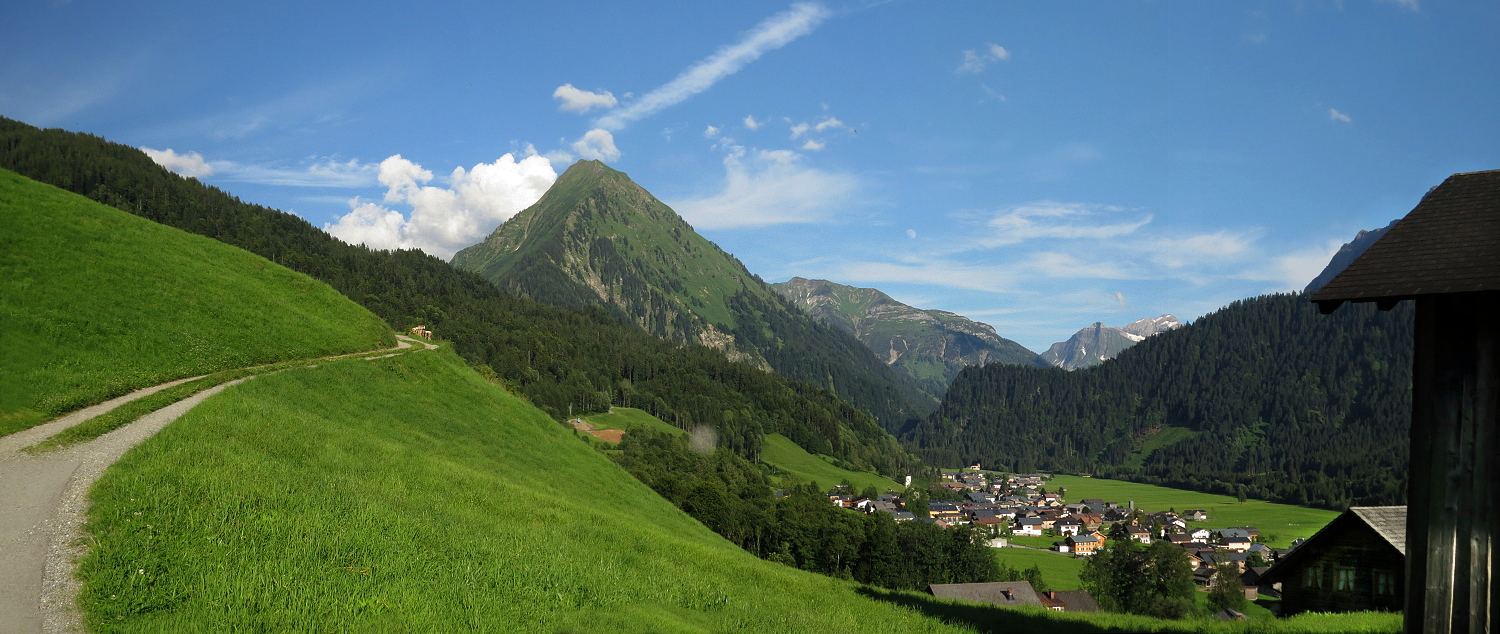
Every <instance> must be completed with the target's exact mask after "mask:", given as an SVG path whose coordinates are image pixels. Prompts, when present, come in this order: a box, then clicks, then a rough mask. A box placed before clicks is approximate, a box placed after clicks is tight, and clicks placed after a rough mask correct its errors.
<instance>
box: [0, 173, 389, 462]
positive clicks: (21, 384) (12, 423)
mask: <svg viewBox="0 0 1500 634" xmlns="http://www.w3.org/2000/svg"><path fill="white" fill-rule="evenodd" d="M0 332H4V333H5V345H4V346H0V435H4V434H9V433H12V432H16V431H19V430H22V429H26V428H29V427H32V426H34V425H36V424H38V423H42V422H44V421H46V420H48V419H51V418H53V417H56V416H58V415H60V414H63V413H66V412H70V411H73V410H76V409H78V408H81V407H84V406H87V405H92V404H94V403H98V402H101V401H105V400H108V399H110V398H113V397H115V396H120V395H122V394H126V393H129V392H131V391H134V390H137V389H140V388H143V387H149V386H152V385H157V384H160V383H165V382H167V381H171V380H173V379H180V378H183V377H189V376H198V375H203V374H211V373H213V372H217V371H220V370H225V369H231V368H241V367H246V366H251V365H259V364H264V363H271V362H276V361H283V360H288V359H299V358H307V357H317V356H324V355H329V354H337V353H341V352H352V351H356V350H368V349H372V348H379V347H387V346H391V345H393V344H394V342H395V340H394V339H393V338H392V336H391V333H390V329H389V327H388V326H387V325H386V324H385V323H383V322H382V321H381V320H380V318H378V317H376V316H375V315H374V314H372V313H371V312H369V311H368V310H365V309H364V308H362V307H360V306H359V305H357V304H355V303H354V302H351V301H349V300H348V299H347V298H345V297H344V296H343V295H340V294H339V293H338V292H336V291H334V290H333V289H332V288H330V287H329V286H328V285H326V284H324V283H322V282H319V281H317V280H314V279H312V278H310V277H307V276H306V275H302V274H300V273H296V272H293V271H291V270H289V269H286V268H283V267H281V266H278V265H276V264H273V263H271V262H270V261H268V260H266V259H265V258H262V257H260V256H257V255H254V254H251V253H249V252H246V251H242V250H240V249H237V248H234V247H231V246H229V245H226V244H223V243H221V242H217V241H215V240H211V239H209V238H205V237H202V236H197V235H192V234H189V233H186V232H183V231H179V230H177V229H173V228H170V227H167V226H164V225H159V224H156V223H154V222H151V221H149V220H145V219H143V218H139V217H136V216H133V215H130V214H128V213H125V212H123V211H120V210H118V209H115V208H113V207H108V206H105V205H101V204H99V203H95V202H93V201H91V200H89V199H87V198H84V197H82V196H78V195H75V194H71V193H68V192H65V191H63V190H61V189H57V188H55V187H52V186H50V185H43V184H41V183H37V182H35V181H32V180H30V179H27V178H25V177H22V176H19V175H17V174H15V173H13V172H9V171H6V170H0Z"/></svg>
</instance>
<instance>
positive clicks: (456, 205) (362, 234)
mask: <svg viewBox="0 0 1500 634" xmlns="http://www.w3.org/2000/svg"><path fill="white" fill-rule="evenodd" d="M432 179H433V175H432V172H431V171H429V170H426V169H423V168H422V166H420V165H417V164H416V163H413V162H411V161H409V160H407V159H405V158H402V157H401V155H400V154H397V155H395V156H392V157H390V158H387V159H386V160H384V161H381V163H380V168H379V181H380V183H381V184H382V185H385V186H386V187H387V190H386V193H385V199H384V202H386V203H401V204H405V205H407V206H409V207H410V208H411V214H410V217H407V216H405V215H403V214H402V213H401V212H400V211H396V210H394V209H390V208H388V207H385V206H383V205H380V204H377V203H374V202H369V201H366V200H363V199H361V198H354V199H352V200H350V201H349V207H350V211H349V213H347V214H345V215H344V216H343V217H341V218H339V220H338V222H337V223H329V224H324V225H323V229H324V230H325V231H327V232H328V233H330V234H332V235H333V236H334V237H337V238H339V239H340V240H343V241H345V242H348V243H350V244H365V245H367V246H369V247H371V248H374V249H411V248H416V249H421V250H423V251H426V252H428V253H430V254H432V255H435V256H438V257H440V258H443V259H445V260H446V259H449V258H451V257H453V253H454V252H456V251H457V250H458V249H461V248H463V247H466V246H469V245H471V244H476V243H478V242H479V241H481V240H483V239H484V238H485V236H486V235H488V234H489V233H490V232H491V231H493V230H494V229H495V227H496V226H498V225H499V224H500V223H502V222H504V221H506V220H508V219H510V217H511V216H514V215H515V214H516V213H517V212H519V211H521V210H522V209H525V208H526V207H529V206H530V205H531V204H532V203H535V202H536V201H537V199H538V198H541V196H542V194H544V193H546V191H547V188H548V187H551V186H552V182H553V181H555V180H557V172H555V171H554V170H553V169H552V164H551V163H550V162H549V161H548V160H547V159H546V158H544V157H542V156H536V155H532V156H528V157H526V158H524V159H522V160H520V161H517V160H515V156H514V155H512V154H506V155H504V156H501V157H500V158H499V159H497V160H496V161H495V162H494V163H480V164H478V165H475V166H474V168H473V169H472V170H465V169H464V168H462V167H458V168H455V169H454V170H453V172H452V174H450V175H449V176H448V179H447V180H448V186H447V187H433V186H429V185H426V183H427V182H429V181H431V180H432Z"/></svg>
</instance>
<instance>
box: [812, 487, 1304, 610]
mask: <svg viewBox="0 0 1500 634" xmlns="http://www.w3.org/2000/svg"><path fill="white" fill-rule="evenodd" d="M979 467H980V465H974V466H973V467H971V468H968V469H963V470H959V471H946V470H945V471H941V472H940V474H941V477H942V480H941V481H940V482H937V483H936V484H935V485H934V486H933V487H932V491H933V492H936V493H937V494H938V495H942V493H946V494H947V495H945V496H944V497H951V498H954V499H946V500H927V501H925V502H924V501H923V500H921V499H918V495H920V494H916V495H912V494H911V493H910V492H911V491H912V489H908V491H909V493H908V495H911V497H912V499H910V500H907V499H903V498H902V496H901V495H898V494H896V493H894V492H887V493H884V494H879V495H876V496H873V497H868V496H860V495H856V494H855V493H854V492H853V491H852V490H851V489H852V487H850V486H849V485H847V484H846V485H840V486H838V487H835V488H834V489H833V490H832V491H830V492H829V493H828V498H829V501H830V502H832V503H833V504H835V505H837V506H840V507H844V508H847V509H850V510H852V511H857V512H864V513H890V514H892V515H893V516H894V518H895V519H896V521H898V522H900V521H909V522H926V523H930V524H933V525H935V526H937V527H939V528H954V527H959V526H965V525H967V526H971V527H982V528H983V529H984V532H983V534H984V535H987V536H988V539H987V542H988V544H989V545H990V546H992V547H995V548H1026V549H1033V550H1048V551H1051V552H1054V553H1057V554H1058V555H1059V556H1069V557H1073V558H1086V557H1089V556H1091V555H1093V554H1094V553H1095V552H1096V551H1098V550H1099V549H1100V548H1101V547H1102V546H1103V545H1104V544H1105V543H1106V542H1107V541H1108V540H1110V539H1130V540H1133V541H1136V542H1139V543H1140V544H1143V545H1150V544H1152V543H1153V542H1155V541H1160V540H1165V541H1167V542H1169V543H1171V544H1172V545H1173V546H1177V547H1179V548H1181V549H1182V550H1183V551H1184V552H1185V553H1186V555H1187V560H1188V562H1189V563H1190V564H1191V566H1192V569H1193V580H1194V582H1195V584H1196V585H1197V586H1198V587H1199V588H1200V589H1201V590H1203V591H1207V590H1208V588H1209V587H1210V586H1211V585H1212V584H1213V582H1214V581H1213V580H1214V573H1215V571H1216V570H1219V569H1220V568H1221V567H1225V566H1232V567H1233V568H1231V569H1230V570H1232V571H1234V573H1235V574H1236V576H1237V577H1238V579H1239V581H1240V584H1242V586H1243V589H1244V590H1243V591H1244V597H1245V599H1246V600H1247V601H1255V600H1256V599H1258V598H1262V597H1265V598H1272V599H1279V598H1280V597H1281V593H1280V590H1281V583H1279V582H1275V583H1272V582H1270V581H1269V580H1268V581H1266V582H1263V581H1262V577H1264V576H1265V575H1266V573H1267V571H1268V570H1270V568H1271V566H1272V565H1273V564H1275V563H1276V562H1277V561H1278V560H1281V559H1284V558H1286V557H1287V556H1288V555H1290V554H1291V553H1292V552H1293V551H1294V550H1296V549H1297V548H1298V547H1299V546H1301V545H1302V544H1303V543H1304V542H1305V541H1307V540H1304V539H1300V538H1299V539H1296V540H1294V541H1293V542H1292V543H1291V547H1290V548H1282V549H1276V548H1272V547H1271V546H1269V545H1268V544H1266V543H1263V542H1262V540H1261V532H1260V530H1258V529H1257V528H1256V527H1254V526H1238V527H1228V528H1212V529H1211V528H1204V527H1200V526H1196V525H1195V524H1197V523H1200V522H1207V521H1209V520H1210V519H1211V518H1210V517H1209V511H1208V510H1205V509H1184V510H1181V511H1179V510H1176V509H1172V508H1169V509H1146V508H1140V507H1137V506H1136V504H1135V502H1134V501H1131V500H1103V499H1095V498H1088V499H1079V500H1076V501H1071V500H1069V499H1068V497H1067V489H1066V488H1065V487H1061V488H1049V486H1048V483H1049V481H1051V480H1052V478H1053V476H1051V475H1049V474H1040V473H1033V474H1009V473H998V472H985V471H982V470H980V468H979ZM869 492H870V491H869V490H866V491H865V493H866V494H868V493H869ZM918 504H920V505H921V506H922V507H924V508H913V506H914V505H918ZM929 592H931V593H932V594H934V595H937V596H943V597H952V598H964V599H969V600H976V601H982V602H987V603H995V604H999V605H1028V604H1029V605H1041V606H1044V607H1047V608H1050V609H1053V610H1060V611H1067V610H1071V611H1097V610H1098V606H1097V603H1096V602H1095V601H1094V599H1093V598H1092V597H1090V596H1089V595H1088V593H1087V592H1086V591H1083V590H1072V591H1061V592H1049V591H1038V590H1036V589H1034V588H1032V587H1031V584H1029V583H1028V582H1027V581H1010V582H993V583H976V584H934V585H933V586H931V587H930V588H929ZM1276 603H1279V602H1276ZM1276 603H1273V605H1275V604H1276ZM1216 616H1218V618H1220V619H1226V620H1242V619H1244V618H1245V616H1244V615H1243V614H1242V613H1240V612H1238V611H1234V610H1226V611H1223V612H1220V613H1219V614H1217V615H1216Z"/></svg>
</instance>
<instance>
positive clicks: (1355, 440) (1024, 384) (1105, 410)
mask: <svg viewBox="0 0 1500 634" xmlns="http://www.w3.org/2000/svg"><path fill="white" fill-rule="evenodd" d="M1412 316H1413V311H1412V308H1411V306H1410V302H1404V303H1402V304H1401V305H1399V306H1397V307H1396V308H1395V309H1394V310H1392V311H1390V312H1381V311H1379V310H1376V309H1375V307H1374V305H1372V304H1352V305H1346V306H1344V307H1343V308H1340V309H1339V310H1338V311H1337V312H1336V313H1334V314H1332V315H1320V314H1318V310H1317V308H1316V307H1315V306H1314V305H1313V304H1312V303H1311V302H1309V301H1308V300H1307V297H1306V296H1304V295H1291V294H1283V295H1266V296H1261V297H1256V298H1251V299H1246V300H1241V301H1238V302H1235V303H1233V304H1230V305H1229V306H1226V307H1224V308H1223V309H1220V310H1218V311H1216V312H1214V313H1210V314H1208V315H1205V316H1203V317H1202V318H1200V319H1198V320H1197V321H1195V322H1193V323H1192V324H1191V325H1189V326H1187V327H1184V328H1182V329H1180V330H1177V331H1173V332H1168V333H1163V334H1160V335H1156V336H1154V337H1151V338H1149V339H1147V340H1145V341H1143V342H1141V343H1140V344H1138V345H1136V346H1135V347H1132V348H1130V349H1128V350H1126V351H1124V352H1123V353H1121V354H1120V356H1119V357H1118V358H1116V359H1115V360H1113V361H1110V362H1107V363H1104V364H1103V365H1100V366H1097V367H1093V368H1089V369H1085V370H1078V371H1075V372H1067V371H1064V370H1060V369H1045V368H1028V367H1021V366H1013V365H1000V364H991V365H987V366H984V367H970V368H968V369H966V370H965V371H964V372H962V373H961V374H960V375H959V376H958V378H957V379H956V380H955V381H954V382H953V386H952V387H951V388H950V389H949V391H948V394H947V396H946V397H945V398H944V399H943V403H942V405H941V406H940V407H939V409H938V411H937V412H935V413H933V414H932V415H931V416H930V417H928V418H927V419H925V420H923V421H922V422H921V423H920V424H918V425H915V426H914V427H912V428H910V429H908V430H906V431H905V433H904V434H903V435H902V438H903V440H904V441H906V442H909V443H911V444H912V445H913V446H915V447H917V448H918V451H919V452H920V454H921V455H923V456H924V457H925V458H927V459H928V460H930V461H932V462H933V463H935V464H941V465H958V464H969V463H971V462H973V461H976V460H977V461H980V462H982V463H984V465H985V466H986V467H987V468H995V469H1013V470H1017V471H1022V472H1029V471H1034V470H1055V471H1064V472H1075V473H1092V474H1095V475H1101V476H1105V477H1112V478H1119V479H1128V480H1136V481H1142V482H1150V483H1154V484H1162V485H1167V486H1174V487H1181V488H1186V489H1192V490H1196V491H1209V492H1218V493H1225V494H1229V495H1240V496H1249V497H1256V498H1262V499H1268V500H1273V501H1278V502H1286V503H1291V504H1301V505H1306V506H1319V507H1325V508H1332V509H1339V508H1344V507H1347V506H1350V505H1377V504H1403V503H1405V486H1406V484H1405V471H1406V463H1407V448H1408V447H1407V433H1408V428H1409V426H1410V419H1409V417H1410V412H1411V351H1412V334H1413V330H1412Z"/></svg>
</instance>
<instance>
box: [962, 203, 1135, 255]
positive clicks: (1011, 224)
mask: <svg viewBox="0 0 1500 634" xmlns="http://www.w3.org/2000/svg"><path fill="white" fill-rule="evenodd" d="M1121 211H1125V210H1124V209H1123V208H1120V207H1115V206H1111V205H1090V204H1084V203H1060V202H1055V201H1050V200H1044V201H1039V202H1035V203H1028V204H1025V205H1020V206H1016V207H1011V208H1009V209H1005V210H1002V211H1001V212H999V213H997V214H996V215H995V216H994V217H993V218H991V219H990V220H989V221H988V222H987V223H985V224H986V226H988V227H989V229H990V233H989V235H986V236H983V237H981V238H979V239H978V240H977V241H976V242H977V244H978V245H979V246H982V247H985V248H992V247H997V246H1002V245H1007V244H1016V243H1018V242H1023V241H1026V240H1032V239H1036V238H1065V239H1095V240H1099V239H1105V238H1115V237H1119V236H1123V235H1128V234H1131V233H1133V232H1135V230H1136V229H1139V228H1141V227H1142V226H1144V225H1145V224H1146V223H1148V222H1151V216H1150V215H1147V216H1144V217H1142V218H1140V219H1138V220H1131V221H1126V222H1105V223H1098V222H1081V220H1091V219H1094V218H1097V217H1101V216H1106V215H1109V214H1113V213H1118V212H1121Z"/></svg>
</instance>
